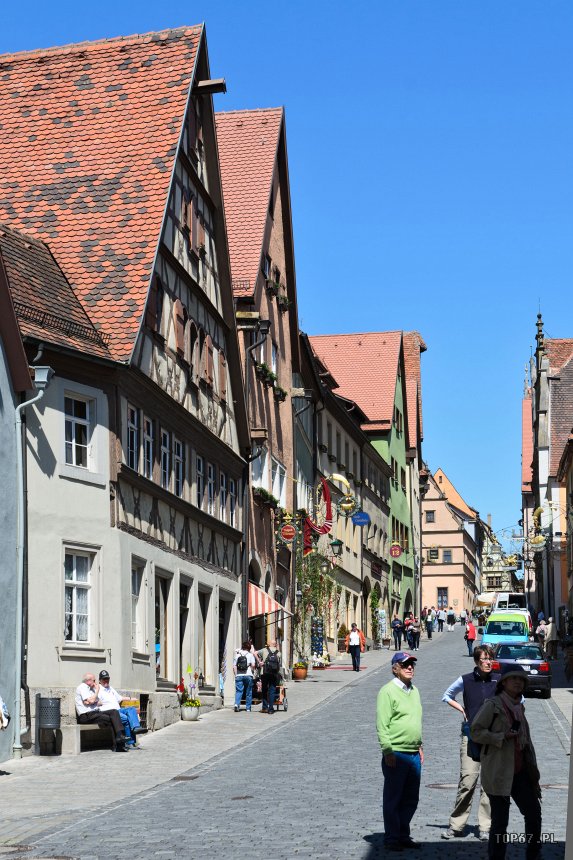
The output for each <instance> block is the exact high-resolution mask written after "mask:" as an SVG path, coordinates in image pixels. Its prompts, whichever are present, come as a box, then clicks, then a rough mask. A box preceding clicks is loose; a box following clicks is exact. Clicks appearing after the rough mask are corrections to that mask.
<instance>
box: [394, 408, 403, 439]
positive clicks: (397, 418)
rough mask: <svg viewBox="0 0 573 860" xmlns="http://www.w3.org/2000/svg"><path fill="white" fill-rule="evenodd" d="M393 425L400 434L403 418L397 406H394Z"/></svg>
mask: <svg viewBox="0 0 573 860" xmlns="http://www.w3.org/2000/svg"><path fill="white" fill-rule="evenodd" d="M394 426H395V427H396V433H397V434H398V435H399V436H401V435H402V433H403V432H404V418H403V417H402V413H401V412H400V410H399V409H398V407H397V406H395V407H394Z"/></svg>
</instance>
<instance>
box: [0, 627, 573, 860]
mask: <svg viewBox="0 0 573 860" xmlns="http://www.w3.org/2000/svg"><path fill="white" fill-rule="evenodd" d="M390 656H391V654H390V653H388V652H377V653H376V654H370V655H366V658H365V661H364V662H365V663H366V665H367V666H368V668H367V669H366V670H365V671H364V672H363V673H362V674H361V675H360V677H357V678H354V676H353V677H352V680H349V675H350V673H343V672H340V671H336V670H334V671H333V672H332V676H333V677H332V680H331V679H330V677H329V676H330V674H331V673H330V672H324V673H320V680H319V681H317V683H316V684H314V685H313V684H312V682H304V684H303V685H301V684H299V685H296V686H295V685H291V689H292V694H291V698H292V700H293V707H292V708H291V709H290V710H289V712H288V714H284V713H279V714H277V715H275V716H274V717H273V718H272V720H273V722H272V725H269V722H270V718H268V717H265V716H263V715H260V714H258V713H255V712H253V713H252V714H250V715H248V714H246V713H241V714H239V715H234V714H232V713H230V712H225V713H221V712H219V714H213V715H209V716H207V717H205V719H204V720H203V722H204V724H207V723H211V724H212V726H215V725H217V727H218V729H219V731H221V730H224V731H225V732H226V733H227V734H228V736H229V738H228V740H229V741H230V744H231V745H230V746H228V747H227V748H226V749H225V750H224V751H222V752H219V754H217V755H215V757H211V758H209V751H208V749H204V750H203V751H202V755H203V756H204V760H202V761H201V762H200V763H198V764H197V766H195V767H193V768H192V769H190V770H188V771H187V772H186V773H177V774H176V773H175V772H174V773H173V775H172V776H170V777H169V776H168V775H165V776H164V781H162V782H159V783H157V781H156V783H155V784H154V785H151V786H150V787H149V788H147V789H145V790H143V791H139V792H138V793H137V794H133V795H130V794H129V793H128V790H127V791H126V790H125V781H126V780H128V781H129V777H128V773H129V772H131V771H132V769H133V768H135V767H140V768H145V767H146V762H147V761H150V759H148V758H147V756H148V755H151V754H152V746H153V744H155V745H157V746H158V747H160V746H161V744H162V743H163V744H165V745H166V748H167V746H169V744H170V743H171V742H170V740H169V734H168V731H167V730H166V731H165V732H160V733H158V734H157V735H156V736H155V737H153V738H151V741H152V742H153V743H152V744H150V746H149V747H148V748H144V749H143V750H142V751H141V752H134V753H130V754H129V756H126V757H121V756H117V757H114V756H113V755H111V754H110V753H106V752H103V753H84V754H82V755H81V756H80V757H79V758H80V759H81V768H82V771H83V773H84V774H85V773H89V775H90V778H91V779H92V780H93V782H94V783H95V785H97V786H99V787H100V788H99V790H100V794H101V801H103V800H105V798H106V796H107V797H108V799H109V800H113V799H114V798H115V797H117V795H116V788H115V787H114V786H116V784H117V783H121V771H120V769H119V764H118V763H116V762H117V759H121V761H122V762H124V761H125V773H126V775H125V778H124V796H123V797H121V798H120V799H118V800H115V801H114V802H112V803H110V804H109V805H106V806H103V805H102V806H98V805H97V804H93V803H92V809H91V810H89V812H87V814H86V809H85V808H83V809H82V808H81V807H79V808H77V810H76V811H75V812H73V813H70V812H69V811H68V814H67V816H65V818H63V817H62V816H61V815H59V814H57V813H56V812H54V816H55V817H54V818H53V819H52V820H51V819H50V818H49V817H46V816H44V815H43V814H39V815H38V819H39V821H38V827H37V830H36V835H35V836H33V838H31V837H30V834H31V829H30V827H31V821H30V820H29V821H28V838H26V839H24V838H23V837H22V842H25V843H26V844H27V845H28V846H29V850H28V852H27V853H23V852H22V849H21V848H20V850H19V851H18V856H25V857H28V858H31V857H56V856H57V857H65V858H69V857H73V858H76V857H77V858H83V857H88V856H89V857H91V858H96V860H97V858H99V860H112V858H125V857H137V858H148V857H165V858H169V857H183V856H185V857H189V858H199V857H200V858H234V857H241V858H242V857H245V858H251V857H252V858H271V860H275V858H276V860H279V858H285V860H287V858H288V860H290V858H298V857H301V858H305V857H306V858H323V857H324V858H360V860H371V858H375V857H378V856H383V855H384V851H383V848H382V832H383V827H382V816H381V800H380V799H381V788H382V775H381V770H380V753H379V749H378V744H377V739H376V734H375V728H374V707H375V699H376V693H377V691H378V689H379V687H380V686H381V685H382V684H383V683H385V682H386V680H387V679H388V678H389V677H390V668H389V665H388V663H389V659H390ZM418 656H419V664H418V666H419V668H418V670H417V677H416V679H415V680H416V683H417V684H418V686H419V688H420V691H421V694H422V699H423V703H424V732H425V739H424V741H425V751H426V763H425V765H424V769H423V775H422V792H421V801H420V805H419V807H418V811H417V813H416V816H415V818H414V821H413V836H414V838H416V839H418V840H420V841H422V842H423V843H424V849H423V850H422V851H421V852H420V856H422V857H428V858H432V857H438V855H439V856H441V857H443V856H444V851H447V854H448V857H450V858H457V857H459V858H462V857H463V858H465V860H478V858H483V857H484V856H485V846H484V845H483V844H481V843H479V842H478V840H477V839H476V834H475V832H474V831H475V826H476V823H477V822H476V817H475V815H476V812H475V810H474V811H473V812H472V816H471V817H470V821H469V824H470V828H469V830H470V832H469V833H468V835H467V836H466V837H465V838H464V839H461V840H456V842H455V844H454V845H452V844H451V843H447V844H446V843H445V842H444V841H443V840H441V838H440V833H441V830H442V829H443V828H444V827H446V826H447V823H448V816H449V813H450V810H451V807H452V803H453V800H454V796H455V790H456V785H457V776H458V761H459V722H458V719H457V717H456V714H455V713H454V712H453V711H452V710H451V709H449V708H447V706H446V705H443V704H442V703H441V702H440V699H441V695H442V693H443V690H444V689H445V687H446V686H447V685H448V684H449V682H450V681H451V680H453V679H454V678H455V677H456V675H457V674H459V673H460V672H461V671H468V670H469V668H470V665H471V663H470V660H469V658H468V657H467V656H466V655H465V643H464V641H463V638H462V632H461V629H460V628H459V627H458V628H457V629H456V631H455V632H454V633H453V634H452V633H446V632H444V633H442V634H439V635H436V636H435V637H434V640H433V641H432V642H431V643H428V642H426V641H423V642H422V646H421V650H420V653H419V655H418ZM376 667H378V668H376ZM343 675H344V677H345V681H344V683H345V686H340V683H339V682H338V681H337V680H335V676H336V677H342V676H343ZM329 685H332V687H333V688H334V689H335V692H334V694H333V695H331V696H330V697H329V698H326V699H324V698H323V701H322V702H320V701H319V699H320V696H319V695H318V694H317V692H315V691H317V688H319V687H321V688H322V691H323V692H322V695H323V696H324V695H325V694H326V688H327V687H328V686H329ZM313 687H314V688H315V689H314V690H313ZM299 691H300V693H299ZM560 692H561V691H560ZM563 692H565V691H563ZM563 692H561V695H563ZM297 695H299V697H300V699H301V701H300V702H299V703H298V707H297ZM313 695H314V698H315V701H312V697H313ZM567 695H569V694H568V693H567ZM304 696H309V697H310V698H309V699H307V700H306V704H305V706H304V707H302V700H303V698H304ZM527 714H528V718H529V720H530V723H531V727H532V732H533V737H534V742H535V745H536V748H537V751H538V757H539V759H540V763H541V774H542V783H543V784H544V785H545V786H548V787H546V788H545V789H544V796H543V831H544V833H548V834H550V837H549V838H551V839H554V840H555V844H552V845H550V846H548V847H547V848H546V849H545V852H544V857H545V858H546V860H553V858H561V857H563V854H564V838H565V824H566V801H567V790H566V787H567V781H568V767H569V758H568V755H567V752H566V749H565V747H566V746H567V745H568V741H567V725H568V724H567V722H566V721H565V720H564V718H563V713H562V711H561V710H560V709H559V708H558V707H556V705H555V700H554V699H552V700H549V701H542V700H538V699H528V700H527ZM221 719H222V720H224V725H223V723H222V722H221ZM218 720H219V722H218ZM254 721H257V724H255V726H254V727H255V728H256V729H257V730H258V729H259V726H260V725H261V723H262V722H264V727H263V729H262V732H260V733H258V734H257V733H255V734H252V733H251V732H252V728H250V727H249V725H248V723H250V724H251V726H253V724H254ZM267 721H268V722H267ZM184 728H185V729H188V728H189V727H188V726H185V727H184ZM191 728H192V729H193V728H197V727H191ZM243 730H244V734H243V735H242V732H243ZM172 735H173V733H172ZM162 736H163V737H162ZM173 737H174V735H173ZM205 737H207V736H205ZM180 740H181V736H179V743H180ZM166 755H167V753H166ZM181 758H182V761H183V759H184V756H182V757H181ZM128 765H129V769H128V768H127V766H128ZM72 767H73V768H75V770H76V771H77V770H78V765H77V764H76V762H75V761H74V762H73V765H72ZM67 772H68V776H69V778H70V782H69V785H68V790H69V793H70V803H71V804H77V803H78V802H81V797H78V792H77V785H76V783H75V782H74V772H73V770H72V769H71V768H68V771H67ZM54 773H55V771H54ZM108 774H109V790H108V788H107V784H108ZM31 775H32V772H31V771H28V773H27V774H26V776H25V777H23V778H24V779H25V780H29V779H30V777H31ZM46 775H47V772H44V778H45V777H46ZM133 785H134V786H137V785H138V782H137V779H134V780H133ZM4 790H5V791H6V790H7V784H6V783H4ZM58 790H59V791H62V783H61V782H60V783H59V785H58ZM43 791H44V793H45V794H47V793H49V786H48V785H47V784H46V783H44V785H43ZM279 797H280V802H279ZM38 804H39V806H38V813H42V811H43V810H44V806H43V800H42V798H41V796H40V795H38ZM12 820H13V821H15V818H14V819H12ZM509 829H510V831H511V830H513V831H515V832H516V833H519V832H521V819H520V818H519V817H518V816H517V815H515V814H514V808H513V807H512V815H511V818H510V828H509ZM3 833H4V836H5V837H6V835H7V833H6V829H4V831H3ZM42 833H43V835H41V834H42ZM4 842H5V844H6V842H8V840H7V839H6V838H5V839H4ZM12 845H14V843H12ZM14 850H15V846H14V847H12V848H9V847H6V848H5V849H3V853H6V854H10V853H12V852H13V851H14ZM507 856H508V860H510V858H511V860H513V858H516V857H521V856H523V847H518V846H515V847H512V846H510V848H509V850H508V854H507Z"/></svg>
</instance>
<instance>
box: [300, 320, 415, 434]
mask: <svg viewBox="0 0 573 860" xmlns="http://www.w3.org/2000/svg"><path fill="white" fill-rule="evenodd" d="M310 342H311V344H312V348H313V350H314V351H315V353H316V354H317V356H318V357H319V358H320V360H321V361H322V362H323V363H324V364H325V365H326V366H327V367H328V369H329V370H330V372H331V373H332V375H333V376H334V377H335V378H336V381H337V382H338V385H339V391H338V393H339V394H342V395H343V396H344V397H348V399H349V400H354V401H355V402H356V403H357V404H358V405H359V406H360V408H361V409H362V411H363V412H364V413H365V414H366V415H367V416H368V418H369V419H370V422H372V425H374V426H372V425H371V424H370V423H369V424H367V425H365V429H372V430H375V429H384V430H388V429H389V428H390V426H391V424H392V418H393V416H394V397H395V393H396V376H397V373H398V361H399V358H400V348H401V345H402V332H401V331H385V332H367V333H365V334H327V335H314V336H312V337H310Z"/></svg>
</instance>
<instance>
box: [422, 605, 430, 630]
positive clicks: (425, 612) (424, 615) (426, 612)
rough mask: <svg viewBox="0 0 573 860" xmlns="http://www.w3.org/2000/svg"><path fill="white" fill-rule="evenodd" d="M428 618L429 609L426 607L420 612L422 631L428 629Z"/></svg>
mask: <svg viewBox="0 0 573 860" xmlns="http://www.w3.org/2000/svg"><path fill="white" fill-rule="evenodd" d="M427 617H428V607H427V606H424V608H423V609H422V611H421V612H420V627H421V629H422V630H425V629H426V618H427Z"/></svg>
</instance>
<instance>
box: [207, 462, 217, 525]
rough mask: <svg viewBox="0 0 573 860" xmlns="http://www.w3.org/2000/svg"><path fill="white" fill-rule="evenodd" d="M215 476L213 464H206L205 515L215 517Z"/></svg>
mask: <svg viewBox="0 0 573 860" xmlns="http://www.w3.org/2000/svg"><path fill="white" fill-rule="evenodd" d="M215 475H216V469H215V465H214V464H213V463H207V513H208V514H211V516H215Z"/></svg>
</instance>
